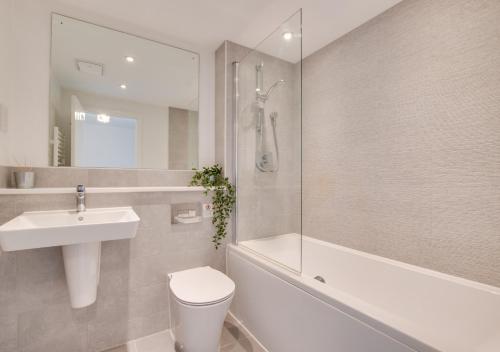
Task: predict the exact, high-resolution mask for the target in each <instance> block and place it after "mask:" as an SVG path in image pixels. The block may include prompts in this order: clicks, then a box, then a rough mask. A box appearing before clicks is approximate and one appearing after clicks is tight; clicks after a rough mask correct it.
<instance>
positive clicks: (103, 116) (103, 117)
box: [97, 114, 110, 123]
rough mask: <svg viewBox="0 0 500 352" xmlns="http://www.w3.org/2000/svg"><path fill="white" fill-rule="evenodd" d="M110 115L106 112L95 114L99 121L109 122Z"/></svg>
mask: <svg viewBox="0 0 500 352" xmlns="http://www.w3.org/2000/svg"><path fill="white" fill-rule="evenodd" d="M109 120H110V117H109V115H106V114H99V115H97V121H99V122H101V123H109Z"/></svg>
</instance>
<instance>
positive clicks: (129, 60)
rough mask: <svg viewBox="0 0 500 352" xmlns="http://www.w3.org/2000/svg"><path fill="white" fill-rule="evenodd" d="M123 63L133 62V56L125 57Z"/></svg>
mask: <svg viewBox="0 0 500 352" xmlns="http://www.w3.org/2000/svg"><path fill="white" fill-rule="evenodd" d="M125 61H127V62H134V61H135V59H134V57H133V56H125Z"/></svg>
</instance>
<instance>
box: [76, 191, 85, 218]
mask: <svg viewBox="0 0 500 352" xmlns="http://www.w3.org/2000/svg"><path fill="white" fill-rule="evenodd" d="M76 211H77V212H78V213H79V212H82V211H85V186H84V185H78V186H76Z"/></svg>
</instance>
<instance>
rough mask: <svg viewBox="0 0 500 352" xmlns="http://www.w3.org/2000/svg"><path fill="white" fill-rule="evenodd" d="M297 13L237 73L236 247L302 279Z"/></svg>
mask: <svg viewBox="0 0 500 352" xmlns="http://www.w3.org/2000/svg"><path fill="white" fill-rule="evenodd" d="M301 15H302V14H301V11H298V12H297V13H295V14H294V15H293V16H292V17H290V18H289V19H288V20H286V21H285V22H284V23H282V24H281V25H280V26H279V28H277V29H276V30H275V31H274V32H273V33H271V34H270V35H269V36H268V37H267V38H266V39H265V40H264V41H262V42H261V43H260V44H259V45H258V46H257V47H256V48H254V49H253V50H248V52H247V53H246V55H245V56H244V57H243V59H241V60H240V61H239V62H238V63H236V64H235V67H234V75H235V78H236V79H235V87H234V90H235V91H234V99H235V100H234V107H233V108H234V115H235V134H236V147H235V149H236V166H235V170H236V184H237V211H236V238H237V241H238V245H241V246H244V247H245V248H247V249H249V250H251V251H253V252H256V253H257V254H259V255H262V256H265V257H266V258H267V259H269V260H272V261H274V262H275V263H277V264H280V265H282V266H285V267H286V268H288V269H290V270H293V271H295V272H300V271H301V253H302V240H301V232H302V231H301V227H302V223H301V196H302V194H301V188H302V187H301V172H302V170H301V159H302V158H301V151H302V146H301V135H302V133H301V132H302V131H301V129H302V111H301V108H302V106H301V105H302V104H301V86H302V81H301V79H302V27H301Z"/></svg>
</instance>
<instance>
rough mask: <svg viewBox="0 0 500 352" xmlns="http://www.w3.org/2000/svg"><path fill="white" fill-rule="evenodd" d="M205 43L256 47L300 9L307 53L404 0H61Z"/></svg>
mask: <svg viewBox="0 0 500 352" xmlns="http://www.w3.org/2000/svg"><path fill="white" fill-rule="evenodd" d="M59 1H60V2H61V3H64V4H68V5H70V6H72V7H74V8H81V9H82V10H85V11H87V12H93V13H98V14H100V15H104V16H108V17H110V18H115V19H117V20H120V21H126V22H130V23H132V24H134V25H137V26H140V27H143V28H147V29H150V30H152V31H156V32H159V33H162V34H164V35H165V36H168V37H170V38H173V39H175V40H178V41H182V42H186V43H190V44H192V45H195V46H197V47H200V48H208V49H216V48H217V47H218V46H219V45H220V44H221V43H222V41H223V40H226V39H227V40H232V41H234V42H237V43H239V44H242V45H246V46H249V47H255V46H256V45H257V44H258V43H259V42H260V41H261V40H262V39H264V38H265V37H267V35H268V34H269V33H271V32H272V31H273V30H274V29H276V28H277V27H278V26H279V24H280V23H281V22H282V21H284V20H285V19H287V18H288V17H289V16H290V15H291V14H292V13H294V12H295V11H297V10H298V9H299V8H302V9H303V53H304V57H305V56H308V55H309V54H311V53H313V52H314V51H316V50H318V49H320V48H321V47H323V46H324V45H326V44H328V43H330V42H331V41H333V40H334V39H337V38H339V37H341V36H342V35H344V34H346V33H348V32H349V31H351V30H353V29H354V28H356V27H358V26H360V25H361V24H363V23H365V22H366V21H368V20H370V19H371V18H373V17H375V16H377V15H378V14H380V13H382V12H384V11H385V10H387V9H388V8H390V7H392V6H394V5H395V4H397V3H398V2H400V1H401V0H141V1H137V0H106V1H102V0H85V1H82V0H59Z"/></svg>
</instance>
